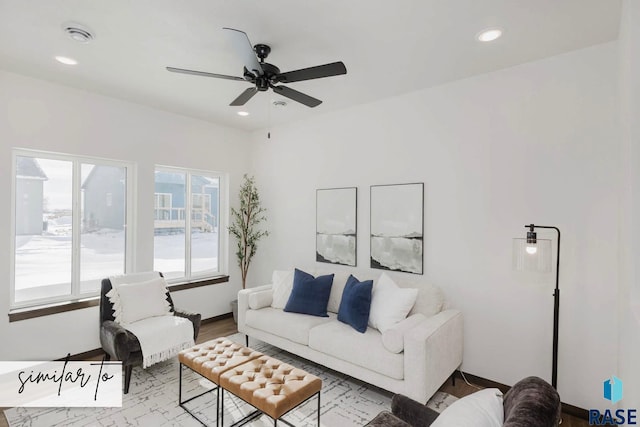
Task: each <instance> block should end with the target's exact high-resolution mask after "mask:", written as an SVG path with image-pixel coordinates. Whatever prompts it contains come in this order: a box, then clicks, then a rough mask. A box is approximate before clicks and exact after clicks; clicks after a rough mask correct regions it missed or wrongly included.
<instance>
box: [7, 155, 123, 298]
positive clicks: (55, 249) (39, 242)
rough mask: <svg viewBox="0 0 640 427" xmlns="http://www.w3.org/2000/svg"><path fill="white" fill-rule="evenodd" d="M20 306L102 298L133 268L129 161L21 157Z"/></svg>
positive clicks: (15, 289) (16, 290)
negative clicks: (105, 284) (109, 284)
mask: <svg viewBox="0 0 640 427" xmlns="http://www.w3.org/2000/svg"><path fill="white" fill-rule="evenodd" d="M13 164H14V168H15V174H14V194H13V204H12V206H13V208H14V212H13V214H14V217H13V222H14V242H13V250H12V254H13V260H12V261H13V262H12V267H13V271H12V275H11V276H12V286H11V306H12V308H21V307H28V306H32V305H38V304H43V303H49V302H59V301H69V300H77V299H80V298H85V297H89V296H94V295H97V293H98V290H99V288H100V280H101V279H103V278H105V277H108V276H110V275H115V274H123V273H124V272H125V271H126V265H127V264H128V263H129V262H130V260H129V259H128V255H129V254H130V253H132V251H131V250H130V249H129V248H128V244H127V243H128V242H131V241H132V239H130V238H129V236H128V233H130V231H129V230H128V229H127V227H126V225H127V223H128V222H129V221H128V218H129V216H130V215H131V212H130V209H129V208H128V206H129V205H130V203H128V197H129V195H130V194H131V191H130V188H129V185H130V184H129V182H130V181H131V180H129V179H128V177H129V176H130V175H131V173H132V166H131V165H130V164H128V163H124V162H115V161H107V160H99V159H90V158H81V157H74V156H66V155H54V154H49V153H46V154H45V153H34V152H30V151H18V150H16V151H15V152H14V162H13Z"/></svg>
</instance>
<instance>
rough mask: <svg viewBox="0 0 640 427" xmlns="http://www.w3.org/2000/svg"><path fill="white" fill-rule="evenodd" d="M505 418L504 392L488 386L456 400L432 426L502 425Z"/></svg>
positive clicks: (481, 426) (469, 426) (500, 426)
mask: <svg viewBox="0 0 640 427" xmlns="http://www.w3.org/2000/svg"><path fill="white" fill-rule="evenodd" d="M503 419H504V413H503V407H502V392H501V391H500V390H498V389H497V388H486V389H484V390H480V391H476V392H475V393H472V394H470V395H468V396H465V397H463V398H462V399H460V400H456V401H455V402H454V403H453V404H452V405H451V406H449V407H448V408H447V409H445V410H444V411H442V413H441V414H440V415H439V416H438V418H436V420H435V421H434V422H433V424H431V427H451V426H456V427H502V422H503ZM528 425H531V424H528Z"/></svg>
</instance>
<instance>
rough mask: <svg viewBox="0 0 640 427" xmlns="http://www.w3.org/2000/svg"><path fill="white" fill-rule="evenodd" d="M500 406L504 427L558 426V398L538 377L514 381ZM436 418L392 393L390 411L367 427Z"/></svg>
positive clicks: (404, 425) (411, 425) (412, 426)
mask: <svg viewBox="0 0 640 427" xmlns="http://www.w3.org/2000/svg"><path fill="white" fill-rule="evenodd" d="M503 406H504V424H503V426H504V427H556V426H558V425H559V423H560V415H561V403H560V395H558V392H557V391H556V390H555V389H554V388H553V387H551V385H549V383H547V382H546V381H544V380H543V379H541V378H538V377H527V378H525V379H523V380H520V381H518V382H517V383H516V384H515V385H514V386H513V387H511V389H509V391H508V392H507V393H506V394H505V395H504V400H503ZM438 415H439V414H438V413H437V412H435V411H433V410H431V409H430V408H427V407H426V406H425V405H423V404H422V403H419V402H416V401H415V400H412V399H409V398H408V397H406V396H403V395H401V394H396V395H395V396H393V399H392V400H391V412H389V411H383V412H381V413H380V414H378V416H376V417H375V418H374V419H373V420H371V422H369V423H368V424H367V426H369V427H383V426H384V427H419V426H420V427H422V426H429V425H431V423H433V422H434V421H435V419H436V418H437V417H438Z"/></svg>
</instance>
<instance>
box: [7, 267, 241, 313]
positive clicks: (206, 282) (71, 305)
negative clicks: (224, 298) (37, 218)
mask: <svg viewBox="0 0 640 427" xmlns="http://www.w3.org/2000/svg"><path fill="white" fill-rule="evenodd" d="M228 281H229V276H218V277H212V278H209V279H200V280H196V281H193V282H184V283H176V284H173V285H169V291H170V292H178V291H183V290H185V289H193V288H199V287H201V286H210V285H216V284H218V283H226V282H228ZM97 305H100V297H93V298H86V299H83V300H80V301H69V302H63V303H58V304H51V305H45V306H38V307H29V308H23V309H19V310H12V311H10V312H9V322H10V323H11V322H18V321H20V320H27V319H34V318H36V317H43V316H50V315H52V314H58V313H65V312H67V311H73V310H81V309H83V308H89V307H95V306H97Z"/></svg>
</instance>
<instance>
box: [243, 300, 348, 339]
mask: <svg viewBox="0 0 640 427" xmlns="http://www.w3.org/2000/svg"><path fill="white" fill-rule="evenodd" d="M332 320H334V321H335V320H336V315H335V314H330V315H329V317H317V316H309V315H307V314H298V313H287V312H284V311H282V310H280V309H277V308H272V307H266V308H262V309H260V310H247V312H246V315H245V323H246V325H247V326H250V327H252V328H255V329H259V330H261V331H265V332H268V333H270V334H273V335H277V336H279V337H282V338H286V339H288V340H290V341H293V342H297V343H298V344H302V345H309V330H310V329H311V328H313V327H315V326H318V325H321V324H323V323H327V322H330V321H332Z"/></svg>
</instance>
